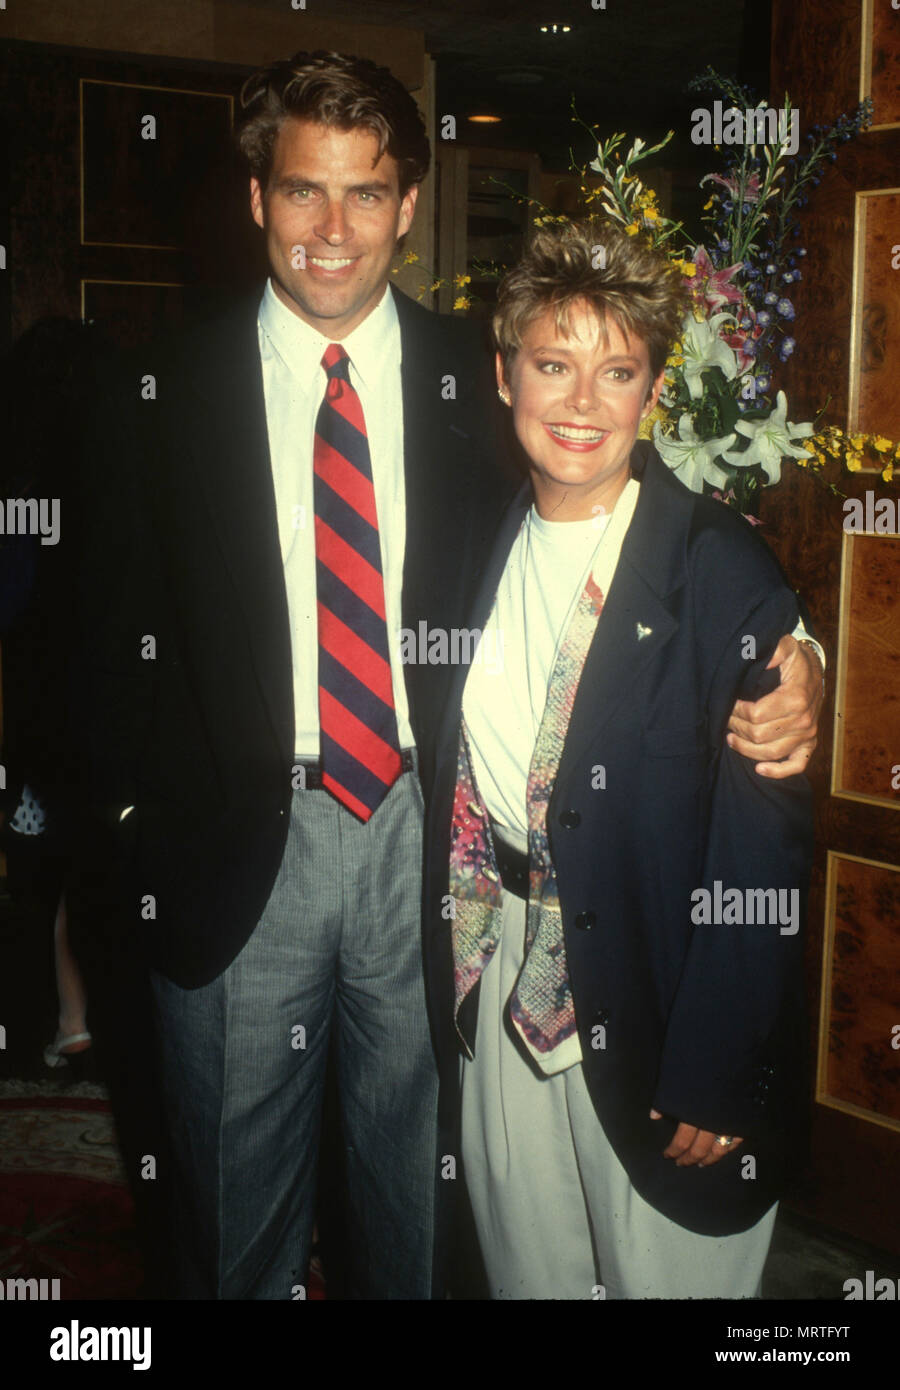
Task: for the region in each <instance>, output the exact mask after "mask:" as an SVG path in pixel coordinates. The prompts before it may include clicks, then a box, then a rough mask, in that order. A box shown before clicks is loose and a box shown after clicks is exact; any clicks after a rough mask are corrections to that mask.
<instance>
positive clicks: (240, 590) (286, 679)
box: [191, 292, 295, 762]
mask: <svg viewBox="0 0 900 1390" xmlns="http://www.w3.org/2000/svg"><path fill="white" fill-rule="evenodd" d="M258 308H259V292H256V293H255V295H254V296H253V297H252V298H248V299H247V300H246V302H243V301H242V302H241V304H240V305H239V306H238V307H237V308H236V309H235V310H234V311H233V313H232V315H230V316H229V318H228V319H227V320H224V321H220V322H219V323H217V324H216V326H215V331H214V332H210V334H209V340H208V344H207V350H206V351H205V353H203V354H202V355H201V356H200V360H199V361H198V363H197V372H196V376H195V382H194V384H195V388H196V390H197V392H198V394H199V395H200V396H202V397H203V398H204V399H205V401H206V409H205V410H204V411H203V412H202V414H201V415H200V416H198V417H193V418H192V421H191V423H192V426H193V430H194V440H193V443H194V446H195V457H196V459H197V461H198V463H199V470H198V471H199V475H200V485H201V488H202V492H203V495H204V497H205V500H206V505H207V507H208V509H209V514H210V517H211V520H212V524H213V527H214V530H215V532H216V535H217V537H218V540H219V544H220V546H221V551H222V555H223V556H224V559H225V564H226V566H227V568H228V570H229V571H230V573H231V577H232V580H233V582H234V593H235V595H236V596H237V601H238V605H239V608H240V612H241V617H242V619H243V623H244V627H245V631H246V636H247V640H248V642H249V645H250V651H251V655H252V660H253V665H254V668H255V671H256V676H257V681H258V684H259V689H260V693H261V696H262V699H263V701H264V703H265V705H266V707H267V710H268V714H269V718H270V721H271V723H272V727H273V731H274V733H275V736H276V738H277V740H278V743H279V745H280V747H281V750H282V752H283V754H284V756H285V761H286V762H287V761H289V760H290V758H291V757H293V754H294V751H295V750H294V748H293V740H294V729H293V706H294V697H293V675H292V668H291V638H290V623H289V619H288V607H287V593H286V590H285V583H284V567H283V565H282V560H281V546H280V543H279V538H278V521H277V512H276V505H275V489H274V482H273V479H272V469H271V464H270V460H269V439H268V428H267V424H266V407H265V394H264V389H263V377H262V365H261V362H260V356H259V342H258V336H257V313H258Z"/></svg>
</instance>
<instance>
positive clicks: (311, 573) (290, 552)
mask: <svg viewBox="0 0 900 1390" xmlns="http://www.w3.org/2000/svg"><path fill="white" fill-rule="evenodd" d="M258 327H259V352H260V357H261V359H262V372H263V386H264V389H265V399H266V423H267V426H268V435H269V455H270V458H271V461H272V476H273V480H274V484H275V503H276V508H277V513H278V536H279V540H280V542H281V558H282V562H283V564H284V578H285V585H286V587H287V602H288V614H289V617H290V625H291V654H292V662H293V671H294V725H295V738H294V752H295V754H296V756H297V757H301V758H318V756H319V696H318V668H319V632H318V624H317V621H316V532H315V506H314V502H313V438H314V435H315V428H316V416H317V415H318V413H319V406H320V405H321V404H322V400H323V398H324V396H325V387H326V385H327V382H328V377H327V375H326V372H325V369H324V367H323V366H322V355H323V353H324V352H325V349H326V348H327V347H328V344H329V343H330V342H331V341H332V340H331V339H330V338H326V337H323V336H322V334H321V333H319V332H318V331H317V330H316V329H315V328H312V327H311V326H310V325H309V324H308V323H306V322H305V321H304V320H303V319H301V318H300V317H299V315H297V314H295V313H293V311H292V310H290V309H288V308H287V306H286V305H285V304H282V302H281V300H280V299H279V298H278V296H277V295H276V294H275V291H274V290H273V288H272V282H271V280H269V281H267V283H266V288H265V291H264V293H263V297H262V299H261V301H260V306H259V319H258ZM341 346H342V347H343V348H344V350H345V351H346V353H347V355H348V357H349V358H350V380H351V382H352V383H353V386H354V387H355V389H356V391H357V394H358V395H359V399H360V402H361V404H362V408H363V414H364V416H365V420H366V432H367V434H368V437H369V453H370V455H371V459H372V479H373V483H374V487H375V507H376V510H377V514H378V531H379V537H380V541H381V565H382V573H383V575H384V599H385V613H386V616H387V630H388V645H389V647H390V654H391V672H392V675H393V683H394V705H395V708H396V711H397V729H398V733H399V735H400V747H401V748H412V747H413V742H414V740H413V734H412V728H411V727H410V723H409V704H408V701H407V698H406V686H405V684H404V680H403V664H402V662H401V658H400V646H399V643H398V641H397V640H396V635H397V634H398V633H399V631H400V623H401V612H400V594H401V589H402V584H403V557H404V547H405V544H406V491H405V484H404V475H403V400H402V395H401V380H400V358H401V347H400V325H399V322H398V320H397V309H396V307H395V305H394V299H393V295H392V294H391V292H390V289H389V287H385V291H384V295H383V296H382V298H381V300H380V301H379V303H378V304H377V305H376V307H375V308H374V309H373V310H372V312H371V313H370V314H369V315H368V316H367V317H366V318H365V319H364V320H363V322H362V323H361V324H359V326H358V327H357V328H354V330H353V332H352V333H349V334H348V335H347V337H346V338H343V339H342V340H341Z"/></svg>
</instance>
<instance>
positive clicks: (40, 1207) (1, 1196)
mask: <svg viewBox="0 0 900 1390" xmlns="http://www.w3.org/2000/svg"><path fill="white" fill-rule="evenodd" d="M8 1277H21V1278H35V1279H40V1278H47V1279H59V1281H60V1284H59V1293H60V1298H61V1299H73V1298H86V1299H103V1298H135V1297H136V1296H137V1293H138V1290H139V1288H140V1285H141V1280H142V1266H141V1258H140V1252H139V1250H138V1246H137V1240H136V1237H135V1231H134V1209H133V1203H132V1200H131V1195H130V1193H129V1191H128V1186H127V1183H126V1180H125V1175H124V1172H123V1171H122V1165H121V1161H120V1158H119V1151H118V1147H117V1145H116V1139H115V1132H114V1128H113V1121H112V1115H111V1113H110V1107H109V1102H108V1101H107V1100H106V1098H105V1094H104V1091H103V1088H102V1087H100V1086H97V1085H94V1084H92V1083H89V1082H81V1083H80V1084H78V1085H75V1086H71V1085H70V1086H68V1087H65V1086H61V1085H59V1084H58V1083H57V1082H55V1081H3V1082H0V1278H8Z"/></svg>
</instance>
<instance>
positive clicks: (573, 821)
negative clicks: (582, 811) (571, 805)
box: [559, 811, 581, 830]
mask: <svg viewBox="0 0 900 1390" xmlns="http://www.w3.org/2000/svg"><path fill="white" fill-rule="evenodd" d="M559 823H560V825H561V826H562V827H563V829H564V830H574V829H575V827H576V825H580V824H581V816H580V815H579V814H578V812H577V811H563V812H562V814H561V815H560V818H559Z"/></svg>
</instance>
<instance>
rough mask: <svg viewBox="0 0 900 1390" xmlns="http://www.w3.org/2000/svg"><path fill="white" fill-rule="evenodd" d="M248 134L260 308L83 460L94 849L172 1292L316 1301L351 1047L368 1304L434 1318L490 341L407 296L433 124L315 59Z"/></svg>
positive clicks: (128, 403)
mask: <svg viewBox="0 0 900 1390" xmlns="http://www.w3.org/2000/svg"><path fill="white" fill-rule="evenodd" d="M243 100H244V120H243V124H242V127H241V133H240V142H241V148H242V150H243V152H244V154H245V155H246V157H247V159H248V162H249V165H250V171H251V185H250V187H251V209H252V213H253V216H254V218H255V220H256V221H257V223H258V224H259V226H260V227H261V228H263V230H264V232H265V236H266V243H267V250H268V257H269V263H270V268H271V277H270V279H269V281H268V283H267V285H266V288H265V291H264V292H263V294H262V298H261V299H260V294H259V292H258V291H257V292H256V293H255V294H254V296H253V297H252V299H249V300H248V301H247V302H245V303H242V304H239V305H237V306H236V307H235V308H233V309H232V310H231V311H230V312H229V313H227V314H226V315H224V316H222V317H221V318H219V319H217V320H215V321H213V322H211V323H209V324H207V325H206V326H205V327H202V328H200V329H197V330H195V331H193V332H191V333H190V334H188V335H185V336H183V337H182V338H180V339H179V340H178V341H177V342H176V343H175V345H174V347H170V348H169V349H167V350H165V351H164V352H162V353H161V354H159V355H157V356H151V357H148V356H147V355H146V354H142V356H141V357H140V359H138V361H135V362H131V363H126V364H124V366H123V368H122V373H121V380H120V381H119V382H118V383H117V384H114V385H111V384H110V383H105V399H104V402H103V408H102V411H101V412H100V413H99V414H98V415H97V416H96V419H95V423H94V425H93V426H92V428H91V430H90V432H89V436H88V445H87V449H86V455H87V472H86V477H87V480H88V491H87V494H86V505H85V511H84V515H83V518H82V523H81V524H82V534H83V539H84V542H85V544H84V552H85V553H84V560H83V564H82V577H81V592H80V596H79V607H80V611H81V613H82V615H83V624H82V631H81V634H80V638H79V640H80V643H81V655H80V670H81V671H82V672H83V673H84V674H83V676H82V679H81V687H80V690H79V692H78V694H79V706H78V710H79V713H78V720H79V724H80V726H81V728H82V729H83V730H85V731H86V735H87V736H86V739H85V740H84V743H83V746H82V749H81V761H82V768H83V773H82V775H83V776H86V777H87V778H88V787H87V790H86V795H85V800H84V803H83V807H84V821H85V825H86V827H87V828H88V831H89V833H90V834H91V839H92V848H91V854H92V856H93V861H94V862H96V861H97V858H98V854H99V853H101V852H102V854H103V855H105V856H106V857H107V859H108V861H109V863H110V864H111V865H113V866H114V867H115V871H116V874H117V876H118V882H117V887H116V892H117V893H118V895H119V897H120V899H121V901H122V902H123V903H124V904H125V905H126V906H125V909H124V910H123V929H124V930H128V931H131V932H133V933H134V934H135V935H136V936H139V937H140V939H141V943H142V949H143V950H144V952H145V955H146V957H147V959H148V961H149V963H150V965H151V967H152V980H153V991H154V997H155V1006H156V1010H157V1015H158V1017H157V1024H158V1033H159V1039H160V1045H161V1049H162V1064H163V1076H164V1086H165V1091H166V1104H167V1110H168V1118H169V1127H170V1132H171V1139H172V1146H173V1154H174V1164H175V1173H174V1187H175V1193H176V1225H175V1229H176V1236H177V1251H178V1274H177V1292H178V1293H179V1294H180V1295H181V1296H186V1297H201V1298H202V1297H210V1298H262V1299H279V1298H288V1299H289V1298H297V1297H302V1296H303V1285H304V1282H305V1279H306V1268H307V1263H308V1256H309V1248H310V1237H311V1231H312V1224H313V1205H314V1195H315V1177H316V1162H317V1154H318V1143H319V1127H320V1113H321V1105H322V1094H323V1088H324V1079H325V1062H326V1055H327V1051H328V1046H329V1040H331V1042H332V1045H333V1046H334V1048H335V1061H336V1072H337V1078H338V1084H339V1096H340V1111H341V1122H342V1131H343V1144H344V1163H345V1169H346V1184H347V1196H348V1203H349V1221H350V1223H351V1230H352V1251H351V1254H352V1265H351V1268H350V1270H349V1273H348V1277H347V1291H348V1293H349V1295H350V1296H351V1297H363V1298H366V1297H383V1298H392V1297H400V1298H424V1297H428V1296H429V1295H430V1293H431V1288H432V1283H431V1278H432V1254H433V1243H434V1242H433V1208H434V1190H435V1185H436V1183H437V1182H440V1181H441V1165H440V1154H439V1153H438V1152H437V1145H436V1133H437V1131H436V1094H437V1078H436V1071H435V1065H434V1061H433V1054H432V1049H431V1043H430V1039H429V1029H428V1023H427V1018H426V1010H425V1000H424V989H423V980H422V967H421V926H420V889H421V882H420V880H421V824H422V807H423V796H424V798H425V799H427V797H428V794H429V775H430V768H431V766H432V764H433V761H434V749H433V740H434V728H435V725H436V718H437V711H438V709H439V708H440V705H441V704H442V702H443V699H444V696H445V685H446V677H447V672H446V670H444V669H443V667H444V665H445V664H446V661H447V660H448V659H449V660H451V661H452V660H453V659H454V656H453V652H454V651H458V650H459V643H458V642H457V643H454V641H453V637H454V634H455V633H459V629H460V627H461V625H462V621H463V615H464V614H465V613H466V612H467V611H468V610H469V608H470V604H471V600H472V598H473V596H474V588H475V585H476V584H477V581H478V578H479V575H480V573H481V570H482V567H483V564H484V561H485V559H486V556H487V553H488V547H489V544H490V542H491V540H492V537H493V533H494V531H495V529H496V525H497V522H498V519H499V516H500V514H501V511H502V507H503V504H504V502H505V501H506V500H507V496H508V493H509V491H510V488H509V486H508V484H507V483H506V481H505V480H504V476H503V472H502V470H501V469H500V468H498V460H500V459H501V457H502V450H501V444H500V434H499V430H498V420H497V416H496V401H495V399H494V398H493V393H492V388H491V386H490V374H489V369H488V365H487V358H486V355H484V353H483V349H482V347H481V345H480V342H479V333H478V331H477V329H476V327H475V326H474V325H472V324H466V323H464V322H456V321H448V320H447V319H439V318H437V316H435V315H431V314H429V313H428V312H426V311H425V310H423V309H421V308H419V307H418V306H416V305H414V304H412V303H411V302H409V301H408V300H406V299H405V298H404V297H403V296H402V295H399V294H396V293H393V292H392V291H391V289H390V288H389V286H388V277H389V268H390V260H391V256H392V254H393V252H394V250H395V248H396V245H397V241H398V238H401V237H402V236H403V234H404V233H405V232H406V231H407V230H408V228H409V225H410V222H411V220H412V216H413V211H414V207H415V201H416V194H417V188H418V183H419V181H420V180H421V179H422V178H423V177H424V174H425V172H426V170H427V164H428V154H429V151H428V141H427V139H426V136H425V132H424V129H423V127H422V123H421V119H420V117H419V115H418V112H417V109H416V107H415V105H414V103H413V102H412V100H411V98H410V97H409V96H408V94H407V93H406V92H405V90H404V89H403V88H402V86H401V85H400V84H399V83H398V82H397V81H396V79H394V78H393V77H392V76H391V75H390V73H388V72H387V71H386V70H385V69H378V68H375V67H374V65H372V64H370V63H367V62H364V61H362V60H358V59H354V58H348V57H344V56H342V55H337V54H317V55H308V54H298V55H296V56H295V57H294V58H293V59H292V60H291V61H290V62H286V63H279V64H275V65H273V66H272V67H271V68H268V69H266V70H265V71H263V72H261V73H259V74H256V75H255V76H254V77H253V78H252V79H250V81H249V82H248V84H247V85H246V86H245V89H244V93H243ZM473 517H474V518H475V520H474V523H473V520H472V518H473ZM464 519H466V524H463V522H464ZM435 634H437V640H435V641H433V640H432V639H433V638H434V635H435ZM442 634H443V636H444V644H443V653H448V655H446V654H442V647H441V635H442ZM411 653H412V654H413V659H412V660H410V654H411ZM801 703H802V704H803V707H804V709H806V708H807V706H808V705H809V703H810V698H809V695H808V693H804V695H803V698H802V701H801ZM799 741H800V739H799V738H796V739H795V740H794V743H795V744H796V743H799ZM769 755H770V756H778V753H777V752H776V753H774V754H772V753H770V754H769ZM98 827H102V829H98ZM92 828H93V831H96V833H93V832H92ZM100 847H102V850H101V848H100Z"/></svg>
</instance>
